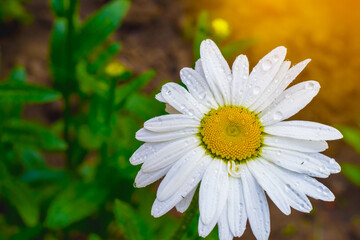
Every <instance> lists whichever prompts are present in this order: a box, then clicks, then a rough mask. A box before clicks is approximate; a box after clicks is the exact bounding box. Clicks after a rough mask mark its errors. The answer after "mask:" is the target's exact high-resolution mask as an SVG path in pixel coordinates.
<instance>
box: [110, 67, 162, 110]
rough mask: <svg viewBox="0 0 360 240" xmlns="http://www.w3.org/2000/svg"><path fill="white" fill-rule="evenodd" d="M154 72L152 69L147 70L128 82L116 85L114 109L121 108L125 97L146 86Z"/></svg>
mask: <svg viewBox="0 0 360 240" xmlns="http://www.w3.org/2000/svg"><path fill="white" fill-rule="evenodd" d="M155 74H156V72H155V71H154V70H150V71H147V72H145V73H143V74H141V75H139V76H137V77H136V78H135V79H133V80H131V82H130V83H127V84H124V85H122V86H120V87H118V88H117V89H116V92H115V103H116V109H120V108H122V107H123V106H124V104H125V102H126V100H127V98H128V97H129V96H130V95H132V94H134V93H136V92H138V91H139V90H141V89H142V88H143V87H144V86H146V85H147V84H148V83H149V82H150V80H151V79H152V78H153V77H154V76H155Z"/></svg>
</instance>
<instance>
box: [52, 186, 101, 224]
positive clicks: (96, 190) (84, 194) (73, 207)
mask: <svg viewBox="0 0 360 240" xmlns="http://www.w3.org/2000/svg"><path fill="white" fill-rule="evenodd" d="M106 196H107V190H106V189H104V188H103V187H100V186H98V185H96V184H85V183H76V184H74V183H72V184H71V185H70V186H69V187H67V188H66V189H65V190H64V191H62V192H60V193H59V194H58V195H57V196H56V197H55V199H54V201H53V202H52V203H51V205H50V207H49V209H48V213H47V216H46V219H45V225H46V226H47V227H49V228H53V229H58V228H64V227H66V226H68V225H70V224H72V223H74V222H77V221H80V220H82V219H84V218H86V217H88V216H90V215H91V214H93V213H94V212H96V210H97V209H98V208H99V206H100V205H101V204H102V203H103V202H104V200H105V199H106Z"/></svg>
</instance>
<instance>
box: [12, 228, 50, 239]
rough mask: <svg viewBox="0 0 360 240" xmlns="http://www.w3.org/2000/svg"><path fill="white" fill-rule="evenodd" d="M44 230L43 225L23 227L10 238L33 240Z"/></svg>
mask: <svg viewBox="0 0 360 240" xmlns="http://www.w3.org/2000/svg"><path fill="white" fill-rule="evenodd" d="M42 230H43V228H42V226H41V225H37V226H35V227H28V228H21V229H20V230H19V232H18V233H16V234H15V235H13V236H11V237H10V239H9V240H32V239H36V238H37V237H39V235H40V234H41V231H42Z"/></svg>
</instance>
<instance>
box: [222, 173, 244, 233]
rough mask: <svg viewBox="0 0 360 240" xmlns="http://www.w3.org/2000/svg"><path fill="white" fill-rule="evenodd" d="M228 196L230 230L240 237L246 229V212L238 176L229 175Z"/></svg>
mask: <svg viewBox="0 0 360 240" xmlns="http://www.w3.org/2000/svg"><path fill="white" fill-rule="evenodd" d="M228 195H229V197H228V203H227V206H228V214H227V215H228V220H229V226H230V229H231V232H232V234H233V235H234V236H236V237H241V236H242V235H243V233H244V231H245V229H246V222H247V214H246V206H245V200H244V191H243V186H242V182H241V179H240V178H234V177H230V179H229V194H228Z"/></svg>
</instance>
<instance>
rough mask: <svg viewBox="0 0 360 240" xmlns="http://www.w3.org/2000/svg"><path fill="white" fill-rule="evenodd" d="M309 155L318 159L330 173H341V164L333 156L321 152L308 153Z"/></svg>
mask: <svg viewBox="0 0 360 240" xmlns="http://www.w3.org/2000/svg"><path fill="white" fill-rule="evenodd" d="M308 156H310V157H311V158H313V159H316V160H317V161H318V162H319V164H320V165H322V166H323V167H325V168H326V169H327V170H328V171H329V172H330V173H339V172H340V171H341V167H340V165H339V164H338V163H337V162H336V161H335V159H333V158H330V157H328V156H325V155H324V154H321V153H308Z"/></svg>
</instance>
